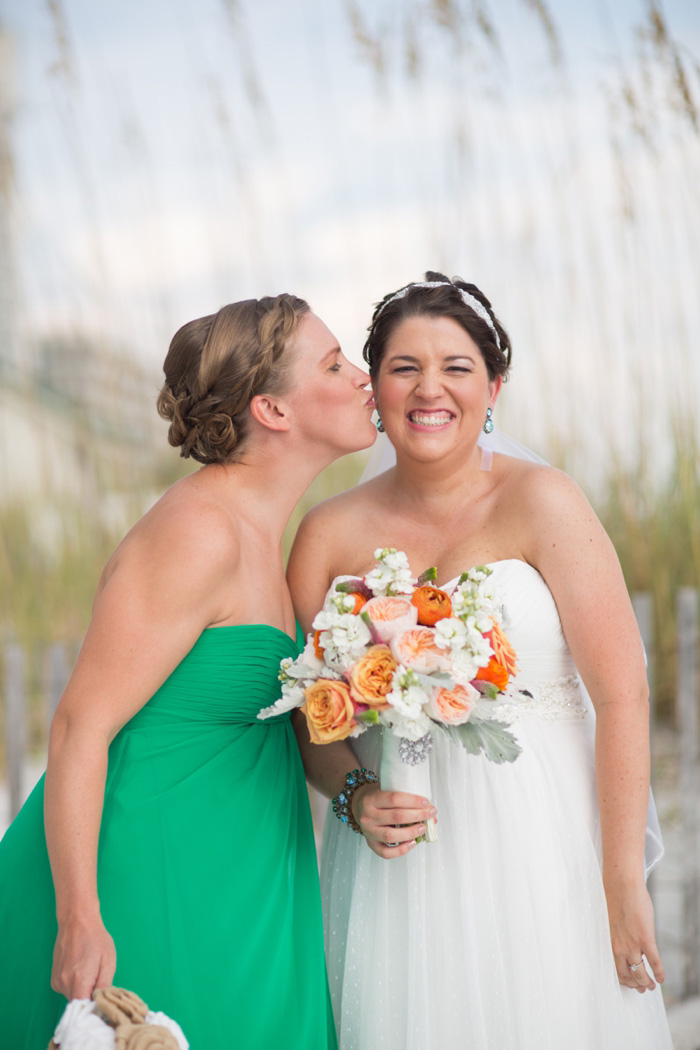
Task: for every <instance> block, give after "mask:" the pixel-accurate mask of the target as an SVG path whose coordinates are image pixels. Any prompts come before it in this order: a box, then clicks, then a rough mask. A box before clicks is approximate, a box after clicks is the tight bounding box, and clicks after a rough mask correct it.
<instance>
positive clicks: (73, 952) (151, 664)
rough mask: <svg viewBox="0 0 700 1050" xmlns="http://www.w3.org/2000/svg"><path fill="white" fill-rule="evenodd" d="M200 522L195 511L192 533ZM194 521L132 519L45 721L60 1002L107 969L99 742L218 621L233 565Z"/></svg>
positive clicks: (225, 549)
mask: <svg viewBox="0 0 700 1050" xmlns="http://www.w3.org/2000/svg"><path fill="white" fill-rule="evenodd" d="M201 522H202V515H201V511H200V512H199V513H198V515H197V528H198V529H199V528H200V527H201ZM193 524H194V523H193V522H192V521H189V520H188V514H187V511H183V512H182V513H180V514H179V515H177V516H173V517H171V518H170V519H168V520H166V521H165V522H163V521H158V522H157V529H152V528H151V527H150V526H149V524H148V523H147V524H146V525H145V526H144V524H143V522H141V523H139V526H137V530H138V531H137V532H136V533H135V534H134V535H131V536H129V537H127V539H126V540H125V541H124V542H123V543H122V545H121V546H120V547H119V548H118V549H117V551H116V552H115V554H114V555H113V556H112V558H111V559H110V561H109V562H108V563H107V566H106V567H105V571H104V573H103V576H102V579H101V580H100V585H99V587H98V593H97V595H96V598H95V602H94V607H93V617H92V621H91V623H90V627H89V629H88V631H87V634H86V636H85V640H84V642H83V645H82V647H81V650H80V653H79V655H78V659H77V661H76V665H75V669H74V671H73V673H72V675H71V677H70V680H69V682H68V685H67V686H66V689H65V691H64V693H63V695H62V697H61V700H60V701H59V704H58V707H57V709H56V714H55V716H54V719H53V722H52V726H51V733H50V741H49V759H48V766H47V772H46V783H45V803H44V809H45V826H46V842H47V847H48V852H49V859H50V862H51V872H52V876H53V881H54V887H55V893H56V915H57V921H58V937H57V941H56V948H55V951H54V964H53V972H52V980H51V983H52V987H53V988H54V989H55V990H56V991H58V992H61V993H62V994H63V995H65V996H66V998H68V999H71V998H85V997H88V996H90V994H91V993H92V990H93V988H95V987H98V986H100V985H105V984H109V983H111V979H112V976H113V974H114V969H115V951H114V945H113V943H112V940H111V937H110V936H109V934H108V933H107V931H106V930H105V929H104V926H103V924H102V921H101V918H100V907H99V901H98V899H97V887H96V864H97V840H98V834H99V826H100V819H101V813H102V801H103V795H104V785H105V776H106V769H107V751H108V748H109V744H110V742H111V741H112V740H113V738H114V737H115V735H116V734H117V733H118V731H119V730H120V729H121V727H122V726H123V725H124V724H125V723H126V722H127V721H128V720H129V719H130V718H132V717H133V716H134V715H135V714H136V712H137V711H138V710H139V709H140V708H141V707H142V706H143V705H144V704H145V703H146V702H147V700H148V699H149V698H150V697H151V696H152V695H153V693H155V691H156V690H157V689H158V687H159V686H160V685H161V684H162V682H163V681H164V680H165V678H166V677H167V676H168V675H169V674H170V672H171V671H172V670H173V668H174V667H175V666H176V665H177V664H178V663H179V661H180V660H181V659H182V658H183V656H184V655H185V654H186V653H187V652H188V651H189V649H191V647H192V645H193V644H194V642H195V641H196V639H197V637H198V636H199V634H200V633H201V631H202V629H203V628H204V627H206V626H207V624H209V623H211V622H215V621H216V620H217V618H218V617H219V616H220V614H221V601H222V592H221V585H220V582H219V581H220V580H221V579H222V577H223V576H224V574H225V572H226V571H227V570H228V571H231V570H232V569H235V565H234V564H233V563H232V559H233V558H235V544H232V540H231V536H230V535H226V534H225V531H224V530H222V529H218V530H217V525H216V522H215V521H211V522H210V523H209V524H210V528H209V531H208V536H207V542H206V544H202V543H201V539H199V537H201V533H200V532H198V531H194V529H193V528H192V526H193ZM194 537H198V538H197V539H195V538H194Z"/></svg>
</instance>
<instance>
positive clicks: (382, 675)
mask: <svg viewBox="0 0 700 1050" xmlns="http://www.w3.org/2000/svg"><path fill="white" fill-rule="evenodd" d="M397 667H398V664H397V663H396V660H395V659H394V657H393V656H392V655H391V649H390V648H389V646H388V645H372V646H370V648H369V649H368V650H367V652H366V653H365V654H364V656H361V657H360V659H359V660H358V661H357V663H356V664H355V666H354V667H353V669H352V671H351V672H350V695H351V696H352V698H353V700H356V701H357V703H359V704H368V705H369V706H370V707H386V706H387V705H386V700H385V699H384V698H385V696H386V694H387V693H388V692H390V691H391V679H392V677H393V674H394V671H395V670H396V668H397Z"/></svg>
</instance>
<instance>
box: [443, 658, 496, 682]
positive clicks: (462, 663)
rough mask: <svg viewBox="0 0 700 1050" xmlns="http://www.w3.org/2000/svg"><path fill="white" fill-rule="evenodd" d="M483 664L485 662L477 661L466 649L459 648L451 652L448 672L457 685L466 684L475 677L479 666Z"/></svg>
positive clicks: (483, 665)
mask: <svg viewBox="0 0 700 1050" xmlns="http://www.w3.org/2000/svg"><path fill="white" fill-rule="evenodd" d="M486 663H488V660H487V661H486ZM485 666H486V664H481V663H478V662H477V661H476V660H475V659H474V657H473V656H472V654H471V653H470V652H469V651H468V650H467V649H461V650H458V651H457V652H454V653H452V656H451V660H450V674H451V676H452V678H454V680H455V682H456V683H457V684H458V685H464V686H467V685H469V683H470V682H471V681H472V679H473V678H476V673H477V671H478V670H479V668H480V667H485Z"/></svg>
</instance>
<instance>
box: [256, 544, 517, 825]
mask: <svg viewBox="0 0 700 1050" xmlns="http://www.w3.org/2000/svg"><path fill="white" fill-rule="evenodd" d="M374 557H375V558H376V559H377V566H376V567H375V568H374V569H372V570H371V571H370V572H369V573H367V575H366V576H365V577H363V578H357V577H350V576H347V577H338V578H337V580H336V581H334V586H333V587H332V588H331V589H330V591H329V592H328V594H327V596H326V600H325V602H324V606H323V609H322V610H321V612H319V613H318V615H317V616H316V618H315V619H314V621H313V624H312V626H313V628H314V630H313V633H312V634H310V635H309V636H308V639H307V643H306V646H305V648H304V651H303V652H302V653H301V655H300V656H299V657H297V659H296V660H292V659H286V660H283V661H282V664H281V670H280V674H279V678H280V681H281V683H282V697H281V699H280V700H278V701H277V702H276V703H275V704H273V705H272V706H271V707H267V708H265V709H264V710H263V711H261V712H260V714H259V715H258V717H259V718H269V717H271V716H273V715H277V714H280V713H282V712H283V711H288V710H291V709H292V708H294V707H300V708H301V709H302V711H303V712H304V714H305V715H306V720H307V724H308V727H309V735H310V737H311V740H312V741H313V742H314V743H316V744H325V743H331V742H332V741H334V740H344V739H345V738H346V737H356V736H358V735H359V734H360V733H363V732H364V731H365V730H366V729H367V728H368V727H369V726H371V725H377V724H379V725H381V726H383V727H384V728H385V730H387V732H386V733H385V735H384V741H383V754H382V768H381V777H380V779H381V784H382V787H383V788H385V789H397V790H406V791H412V792H415V793H416V794H426V795H428V796H429V795H430V790H429V787H428V790H426V783H427V784H429V772H428V770H429V764H428V763H427V762H426V761H425V760H426V759H427V757H428V755H429V753H430V750H431V748H432V732H433V731H443V732H447V733H449V734H450V736H451V737H452V738H453V739H454V740H455V741H456V742H459V743H460V744H461V745H462V746H463V747H465V748H466V749H467V750H468V751H470V752H471V753H473V754H478V753H479V752H483V753H484V754H485V756H486V757H487V758H488V759H490V760H491V761H495V762H512V761H513V760H514V759H515V758H517V756H518V754H519V753H520V747H519V746H518V744H517V742H516V741H515V738H514V737H513V735H512V733H511V732H510V731H509V729H508V728H507V726H506V725H505V724H503V723H501V722H499V721H498V720H497V706H498V699H497V698H498V696H499V694H502V693H503V692H504V691H505V690H506V688H507V685H508V681H509V679H510V678H511V676H512V675H513V674H514V672H515V654H514V652H513V650H512V648H511V646H510V644H509V642H508V640H507V638H506V636H505V634H504V632H503V629H502V624H503V616H502V610H501V608H500V606H499V604H498V601H497V598H496V595H495V593H494V592H493V591H492V589H491V587H490V586H489V583H488V578H489V576H490V575H491V570H490V569H489V568H487V567H486V566H479V567H477V568H475V569H470V570H469V571H468V572H463V573H462V574H461V576H460V577H459V578H458V579H457V580H456V582H455V583H454V584H453V585H452V587H451V589H450V590H449V592H448V591H447V590H442V589H441V588H439V587H437V586H435V582H434V581H435V578H436V573H435V569H434V568H431V569H428V570H426V572H424V573H422V574H421V575H420V576H419V577H418V578H417V579H414V578H413V577H412V575H411V570H410V567H409V564H408V559H407V557H406V555H405V554H404V553H403V551H397V550H395V549H394V548H392V547H386V548H384V549H379V550H376V551H375V552H374ZM494 705H495V707H494ZM487 708H488V709H487ZM494 716H496V717H494ZM426 778H428V779H426ZM431 830H432V829H429V832H430V831H431ZM428 837H431V835H430V833H429V835H428Z"/></svg>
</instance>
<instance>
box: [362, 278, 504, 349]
mask: <svg viewBox="0 0 700 1050" xmlns="http://www.w3.org/2000/svg"><path fill="white" fill-rule="evenodd" d="M412 288H454V290H455V291H456V292H459V295H460V298H461V299H462V302H463V303H465V304H466V305H467V306H468V307H470V308H471V309H472V310H473V311H474V313H475V314H477V315H478V316H479V317H480V318H481V320H482V321H486V324H487V325H488V326H489V328H490V329H491V331H492V332H493V334H494V336H495V337H496V346H497V347H498V349H499V350H501V340H500V339H499V338H498V332H497V331H496V326H495V325H494V323H493V321H492V320H491V317H490V316H489V312H488V310H487V309H486V307H485V306H484V304H483V303H480V302H479V300H478V299H475V298H474V296H473V295H470V294H469V292H465V291H464V289H463V288H459V287H458V286H457V285H456V284H452V282H451V281H416V283H415V284H407V285H406V287H405V288H402V289H401V291H400V292H397V293H396V295H392V297H391V299H387V301H386V302H385V303H382V305H381V306H380V307H379V310H378V312H377V317H379V314H380V313H381V312H382V310H383V309H384V307H385V306H388V305H389V303H393V302H394V300H395V299H403V297H404V295H408V293H409V292H410V291H411V289H412ZM501 353H503V350H501Z"/></svg>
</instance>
